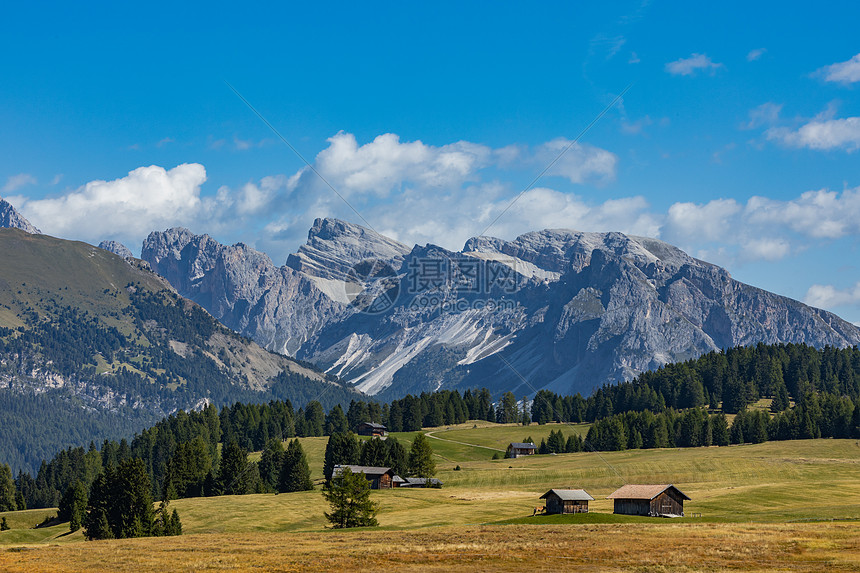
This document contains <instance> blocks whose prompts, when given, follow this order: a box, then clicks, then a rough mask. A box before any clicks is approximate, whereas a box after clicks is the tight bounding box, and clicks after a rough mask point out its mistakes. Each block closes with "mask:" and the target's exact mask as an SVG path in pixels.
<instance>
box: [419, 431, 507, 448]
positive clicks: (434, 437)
mask: <svg viewBox="0 0 860 573" xmlns="http://www.w3.org/2000/svg"><path fill="white" fill-rule="evenodd" d="M447 431H448V430H433V431H432V432H426V433H425V434H424V435H425V436H427V437H428V438H433V439H434V440H439V441H442V442H451V443H452V444H460V445H461V446H470V447H473V448H483V449H485V450H492V451H494V452H502V453H504V451H505V450H500V449H498V448H491V447H489V446H479V445H478V444H470V443H468V442H458V441H457V440H448V439H446V438H440V437H439V436H436V435H435V434H436V432H447Z"/></svg>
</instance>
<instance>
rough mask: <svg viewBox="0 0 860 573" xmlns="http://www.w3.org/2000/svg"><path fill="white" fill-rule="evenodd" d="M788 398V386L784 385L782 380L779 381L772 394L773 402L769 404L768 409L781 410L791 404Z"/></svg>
mask: <svg viewBox="0 0 860 573" xmlns="http://www.w3.org/2000/svg"><path fill="white" fill-rule="evenodd" d="M789 400H790V399H789V396H788V388H786V387H785V383H784V382H781V383H779V384H778V385H777V387H776V392H775V393H774V396H773V402H771V404H770V411H771V412H782V411H783V410H785V409H786V408H788V407H789V406H790V405H791V403H790V401H789Z"/></svg>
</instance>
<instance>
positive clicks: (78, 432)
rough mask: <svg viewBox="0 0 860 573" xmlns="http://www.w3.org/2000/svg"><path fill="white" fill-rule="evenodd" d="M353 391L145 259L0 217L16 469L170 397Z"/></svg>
mask: <svg viewBox="0 0 860 573" xmlns="http://www.w3.org/2000/svg"><path fill="white" fill-rule="evenodd" d="M357 396H359V395H358V394H357V393H355V392H354V391H351V390H348V389H346V388H345V387H344V386H343V385H341V384H339V383H338V382H337V381H336V380H333V379H330V378H329V377H327V376H326V375H325V374H323V373H321V372H319V371H318V370H316V369H314V368H313V367H311V366H309V365H306V364H300V363H298V362H295V361H293V360H290V359H288V358H286V357H284V356H281V355H278V354H274V353H270V352H268V351H266V350H264V349H262V348H261V347H259V346H258V345H257V344H255V343H253V342H251V341H249V340H247V339H243V338H241V337H239V336H237V335H236V334H234V333H233V332H231V331H229V330H228V329H226V328H224V327H223V326H221V325H220V324H219V323H218V322H217V321H215V320H214V319H213V318H212V317H211V316H210V315H209V314H208V313H206V311H204V310H203V309H202V308H200V307H199V306H197V305H196V304H194V303H192V302H190V301H188V300H185V299H183V298H181V297H179V296H178V295H176V294H175V293H174V292H173V291H172V290H171V289H170V287H169V285H167V283H166V282H165V281H163V280H162V279H161V278H160V277H158V276H157V275H155V274H154V273H152V272H150V271H149V270H148V269H147V268H146V266H145V264H144V263H141V262H134V261H132V262H131V263H129V262H127V261H126V260H124V259H122V258H121V257H118V256H116V255H113V254H112V253H109V252H107V251H105V250H102V249H98V248H95V247H93V246H91V245H87V244H85V243H79V242H73V241H64V240H61V239H55V238H52V237H48V236H45V235H31V234H27V233H24V232H21V231H19V230H17V229H0V419H2V420H3V431H2V432H0V459H2V460H3V461H4V462H6V463H9V464H10V465H11V466H12V468H13V469H14V470H16V471H17V470H18V469H29V470H31V471H33V470H35V469H36V467H35V465H36V464H38V463H39V461H40V460H41V459H45V458H50V457H51V456H52V455H53V454H54V453H56V452H57V451H58V450H59V449H62V448H64V447H67V446H78V445H85V444H87V443H89V442H90V441H91V440H96V441H101V440H103V439H106V438H108V439H114V438H115V439H119V438H121V437H123V436H129V435H131V434H133V433H134V432H135V431H138V430H140V429H142V428H143V427H145V426H147V425H151V424H153V423H155V422H156V421H157V420H159V419H161V418H163V417H164V416H165V415H167V414H169V413H170V412H173V411H176V410H177V409H179V408H184V409H190V408H196V407H200V406H202V405H204V404H206V403H214V404H217V405H221V404H227V403H232V402H235V401H243V402H259V401H268V400H270V399H274V398H280V399H289V400H292V401H294V402H296V403H297V404H298V405H303V404H305V403H306V402H308V401H309V400H313V399H316V400H318V401H320V402H321V403H322V404H324V405H326V406H327V407H330V406H331V405H333V404H335V403H348V402H349V401H350V399H352V398H355V397H357Z"/></svg>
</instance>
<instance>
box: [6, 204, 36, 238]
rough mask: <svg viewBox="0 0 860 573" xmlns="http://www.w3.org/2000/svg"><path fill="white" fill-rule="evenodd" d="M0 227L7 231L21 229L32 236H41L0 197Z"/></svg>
mask: <svg viewBox="0 0 860 573" xmlns="http://www.w3.org/2000/svg"><path fill="white" fill-rule="evenodd" d="M0 227H4V228H7V229H21V230H22V231H26V232H28V233H30V234H32V235H41V234H42V231H40V230H39V229H37V228H36V227H35V226H33V224H32V223H30V221H28V220H27V219H25V218H24V217H22V216H21V214H20V213H18V211H17V210H15V207H13V206H12V205H11V204H10V203H9V202H8V201H6V200H5V199H3V198H2V197H0Z"/></svg>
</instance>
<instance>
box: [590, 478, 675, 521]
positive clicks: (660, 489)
mask: <svg viewBox="0 0 860 573" xmlns="http://www.w3.org/2000/svg"><path fill="white" fill-rule="evenodd" d="M606 499H612V500H615V511H614V513H620V514H624V515H650V516H651V517H684V500H689V499H690V498H689V497H687V494H685V493H684V492H682V491H681V490H680V489H678V488H677V487H675V486H674V485H672V484H661V485H625V486H622V487H620V488H618V489H617V490H615V491H614V492H612V493H611V494H609V496H607V498H606Z"/></svg>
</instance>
